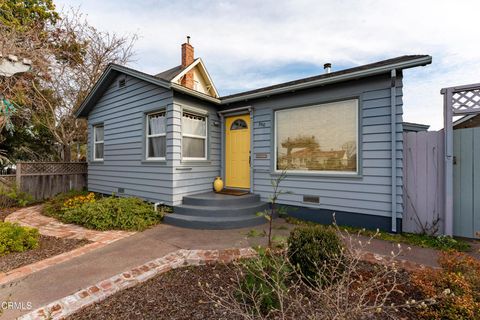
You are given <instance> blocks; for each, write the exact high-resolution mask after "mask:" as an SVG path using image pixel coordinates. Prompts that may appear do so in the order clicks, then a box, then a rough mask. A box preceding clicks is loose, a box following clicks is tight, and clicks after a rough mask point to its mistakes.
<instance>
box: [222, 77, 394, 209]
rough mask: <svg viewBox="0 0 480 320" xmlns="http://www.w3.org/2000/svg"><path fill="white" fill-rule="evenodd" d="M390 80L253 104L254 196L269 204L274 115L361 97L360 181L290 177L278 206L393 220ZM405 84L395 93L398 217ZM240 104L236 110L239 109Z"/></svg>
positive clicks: (372, 80) (377, 79)
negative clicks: (308, 198)
mask: <svg viewBox="0 0 480 320" xmlns="http://www.w3.org/2000/svg"><path fill="white" fill-rule="evenodd" d="M390 86H391V79H390V78H389V77H388V76H387V75H385V76H377V77H372V78H368V79H362V80H357V81H350V82H348V83H343V84H338V85H330V86H326V87H322V88H316V89H311V90H307V91H300V92H292V93H289V94H286V95H281V96H275V97H269V98H267V99H262V100H256V101H249V102H246V103H245V104H247V105H250V106H252V107H253V108H254V136H253V150H252V151H253V152H252V154H253V157H252V159H253V166H254V177H253V181H254V187H253V191H254V192H255V193H258V194H260V195H261V197H262V199H263V200H267V199H268V198H269V195H270V194H271V191H272V187H271V183H270V180H271V178H272V174H271V173H272V169H273V160H272V158H273V155H272V153H273V141H272V140H273V139H272V138H273V135H272V134H271V133H272V132H273V127H272V125H273V118H274V111H273V110H275V109H279V108H285V107H295V106H303V105H311V104H317V103H323V102H330V101H336V100H342V99H349V98H353V97H358V99H359V113H360V115H359V116H360V126H359V132H360V136H359V139H360V140H359V147H360V148H359V164H360V176H359V177H345V176H342V177H340V176H335V175H332V176H330V177H329V176H318V175H300V174H297V175H296V174H293V173H292V174H289V175H288V177H287V178H286V179H285V180H284V181H283V182H282V184H281V186H282V188H281V189H283V190H284V191H289V192H290V194H284V195H282V196H281V198H280V201H279V203H282V204H287V205H294V206H304V207H316V208H324V209H330V210H333V211H345V212H357V213H364V214H373V215H378V216H385V217H389V216H391V183H392V181H391V180H392V179H391V147H390V146H391V129H390V121H391V118H390V110H391V107H390ZM402 86H403V85H402V81H401V77H400V79H398V81H397V88H396V111H397V112H396V113H397V117H396V122H397V125H396V139H397V141H396V148H397V161H396V166H397V181H396V182H395V183H396V185H397V201H396V202H397V215H398V217H401V216H402V213H403V191H402V177H403V174H402V173H403V164H402V160H403V153H402V152H403V148H402V141H403V137H402V114H403V111H402V104H403V103H402ZM240 105H241V104H236V105H232V106H231V107H232V108H233V107H238V106H240ZM257 153H267V155H268V158H267V159H255V154H257ZM303 195H315V196H319V197H320V203H319V204H311V203H305V202H303Z"/></svg>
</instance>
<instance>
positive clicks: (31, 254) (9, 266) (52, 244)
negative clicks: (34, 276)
mask: <svg viewBox="0 0 480 320" xmlns="http://www.w3.org/2000/svg"><path fill="white" fill-rule="evenodd" d="M89 243H91V242H90V241H88V240H85V239H80V240H79V239H61V238H56V237H50V236H44V235H40V238H39V245H38V247H37V248H35V249H31V250H28V251H24V252H15V253H9V254H6V255H4V256H0V272H7V271H10V270H13V269H16V268H19V267H22V266H25V265H29V264H32V263H35V262H38V261H41V260H44V259H47V258H50V257H53V256H56V255H59V254H61V253H64V252H68V251H71V250H74V249H76V248H79V247H82V246H84V245H86V244H89Z"/></svg>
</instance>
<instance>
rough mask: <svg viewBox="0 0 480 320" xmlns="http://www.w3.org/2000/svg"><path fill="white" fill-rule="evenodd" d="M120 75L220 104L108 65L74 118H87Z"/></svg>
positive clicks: (187, 90) (179, 88)
mask: <svg viewBox="0 0 480 320" xmlns="http://www.w3.org/2000/svg"><path fill="white" fill-rule="evenodd" d="M120 74H126V75H129V76H131V77H134V78H137V79H141V80H144V81H147V82H150V83H152V84H154V85H157V86H160V87H163V88H165V89H173V90H175V91H178V92H182V93H185V94H188V95H191V96H194V97H197V98H199V99H203V100H207V101H210V102H213V103H216V104H220V100H219V99H216V98H213V97H210V96H208V95H206V94H203V93H201V92H197V91H194V90H191V89H188V88H185V87H183V86H181V85H178V84H175V83H172V82H170V81H167V80H164V79H160V78H158V77H155V76H152V75H149V74H147V73H144V72H141V71H138V70H135V69H131V68H128V67H125V66H121V65H118V64H113V63H111V64H109V65H108V67H107V68H106V69H105V71H104V72H103V74H102V76H101V77H100V79H98V81H97V82H96V83H95V86H94V87H93V89H92V90H91V91H90V93H89V94H88V96H87V97H86V98H85V100H84V101H83V102H82V104H81V105H80V107H79V108H78V109H77V110H76V111H75V116H76V117H86V116H88V114H89V112H90V111H91V110H92V108H93V107H94V105H95V103H96V102H97V101H98V100H99V99H100V98H101V96H102V94H103V93H104V92H105V90H107V89H108V87H109V86H110V84H111V83H112V81H113V80H115V78H116V77H117V76H118V75H120Z"/></svg>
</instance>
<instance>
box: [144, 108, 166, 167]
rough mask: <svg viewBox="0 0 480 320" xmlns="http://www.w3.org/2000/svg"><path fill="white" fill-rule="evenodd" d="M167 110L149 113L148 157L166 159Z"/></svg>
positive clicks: (147, 130)
mask: <svg viewBox="0 0 480 320" xmlns="http://www.w3.org/2000/svg"><path fill="white" fill-rule="evenodd" d="M165 115H166V114H165V111H162V112H155V113H150V114H148V115H147V128H146V133H147V134H146V140H147V141H146V144H147V145H146V152H147V154H146V158H147V160H164V159H165V154H166V146H167V143H166V118H165Z"/></svg>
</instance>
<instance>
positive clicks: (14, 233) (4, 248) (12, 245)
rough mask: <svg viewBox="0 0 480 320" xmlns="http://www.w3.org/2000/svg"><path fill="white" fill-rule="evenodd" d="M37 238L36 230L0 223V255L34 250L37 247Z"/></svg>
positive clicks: (38, 235)
mask: <svg viewBox="0 0 480 320" xmlns="http://www.w3.org/2000/svg"><path fill="white" fill-rule="evenodd" d="M39 237H40V234H39V232H38V230H37V229H34V228H29V227H22V226H19V225H17V224H13V223H10V222H0V255H5V254H8V253H11V252H23V251H26V250H30V249H34V248H36V247H38V240H39Z"/></svg>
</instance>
